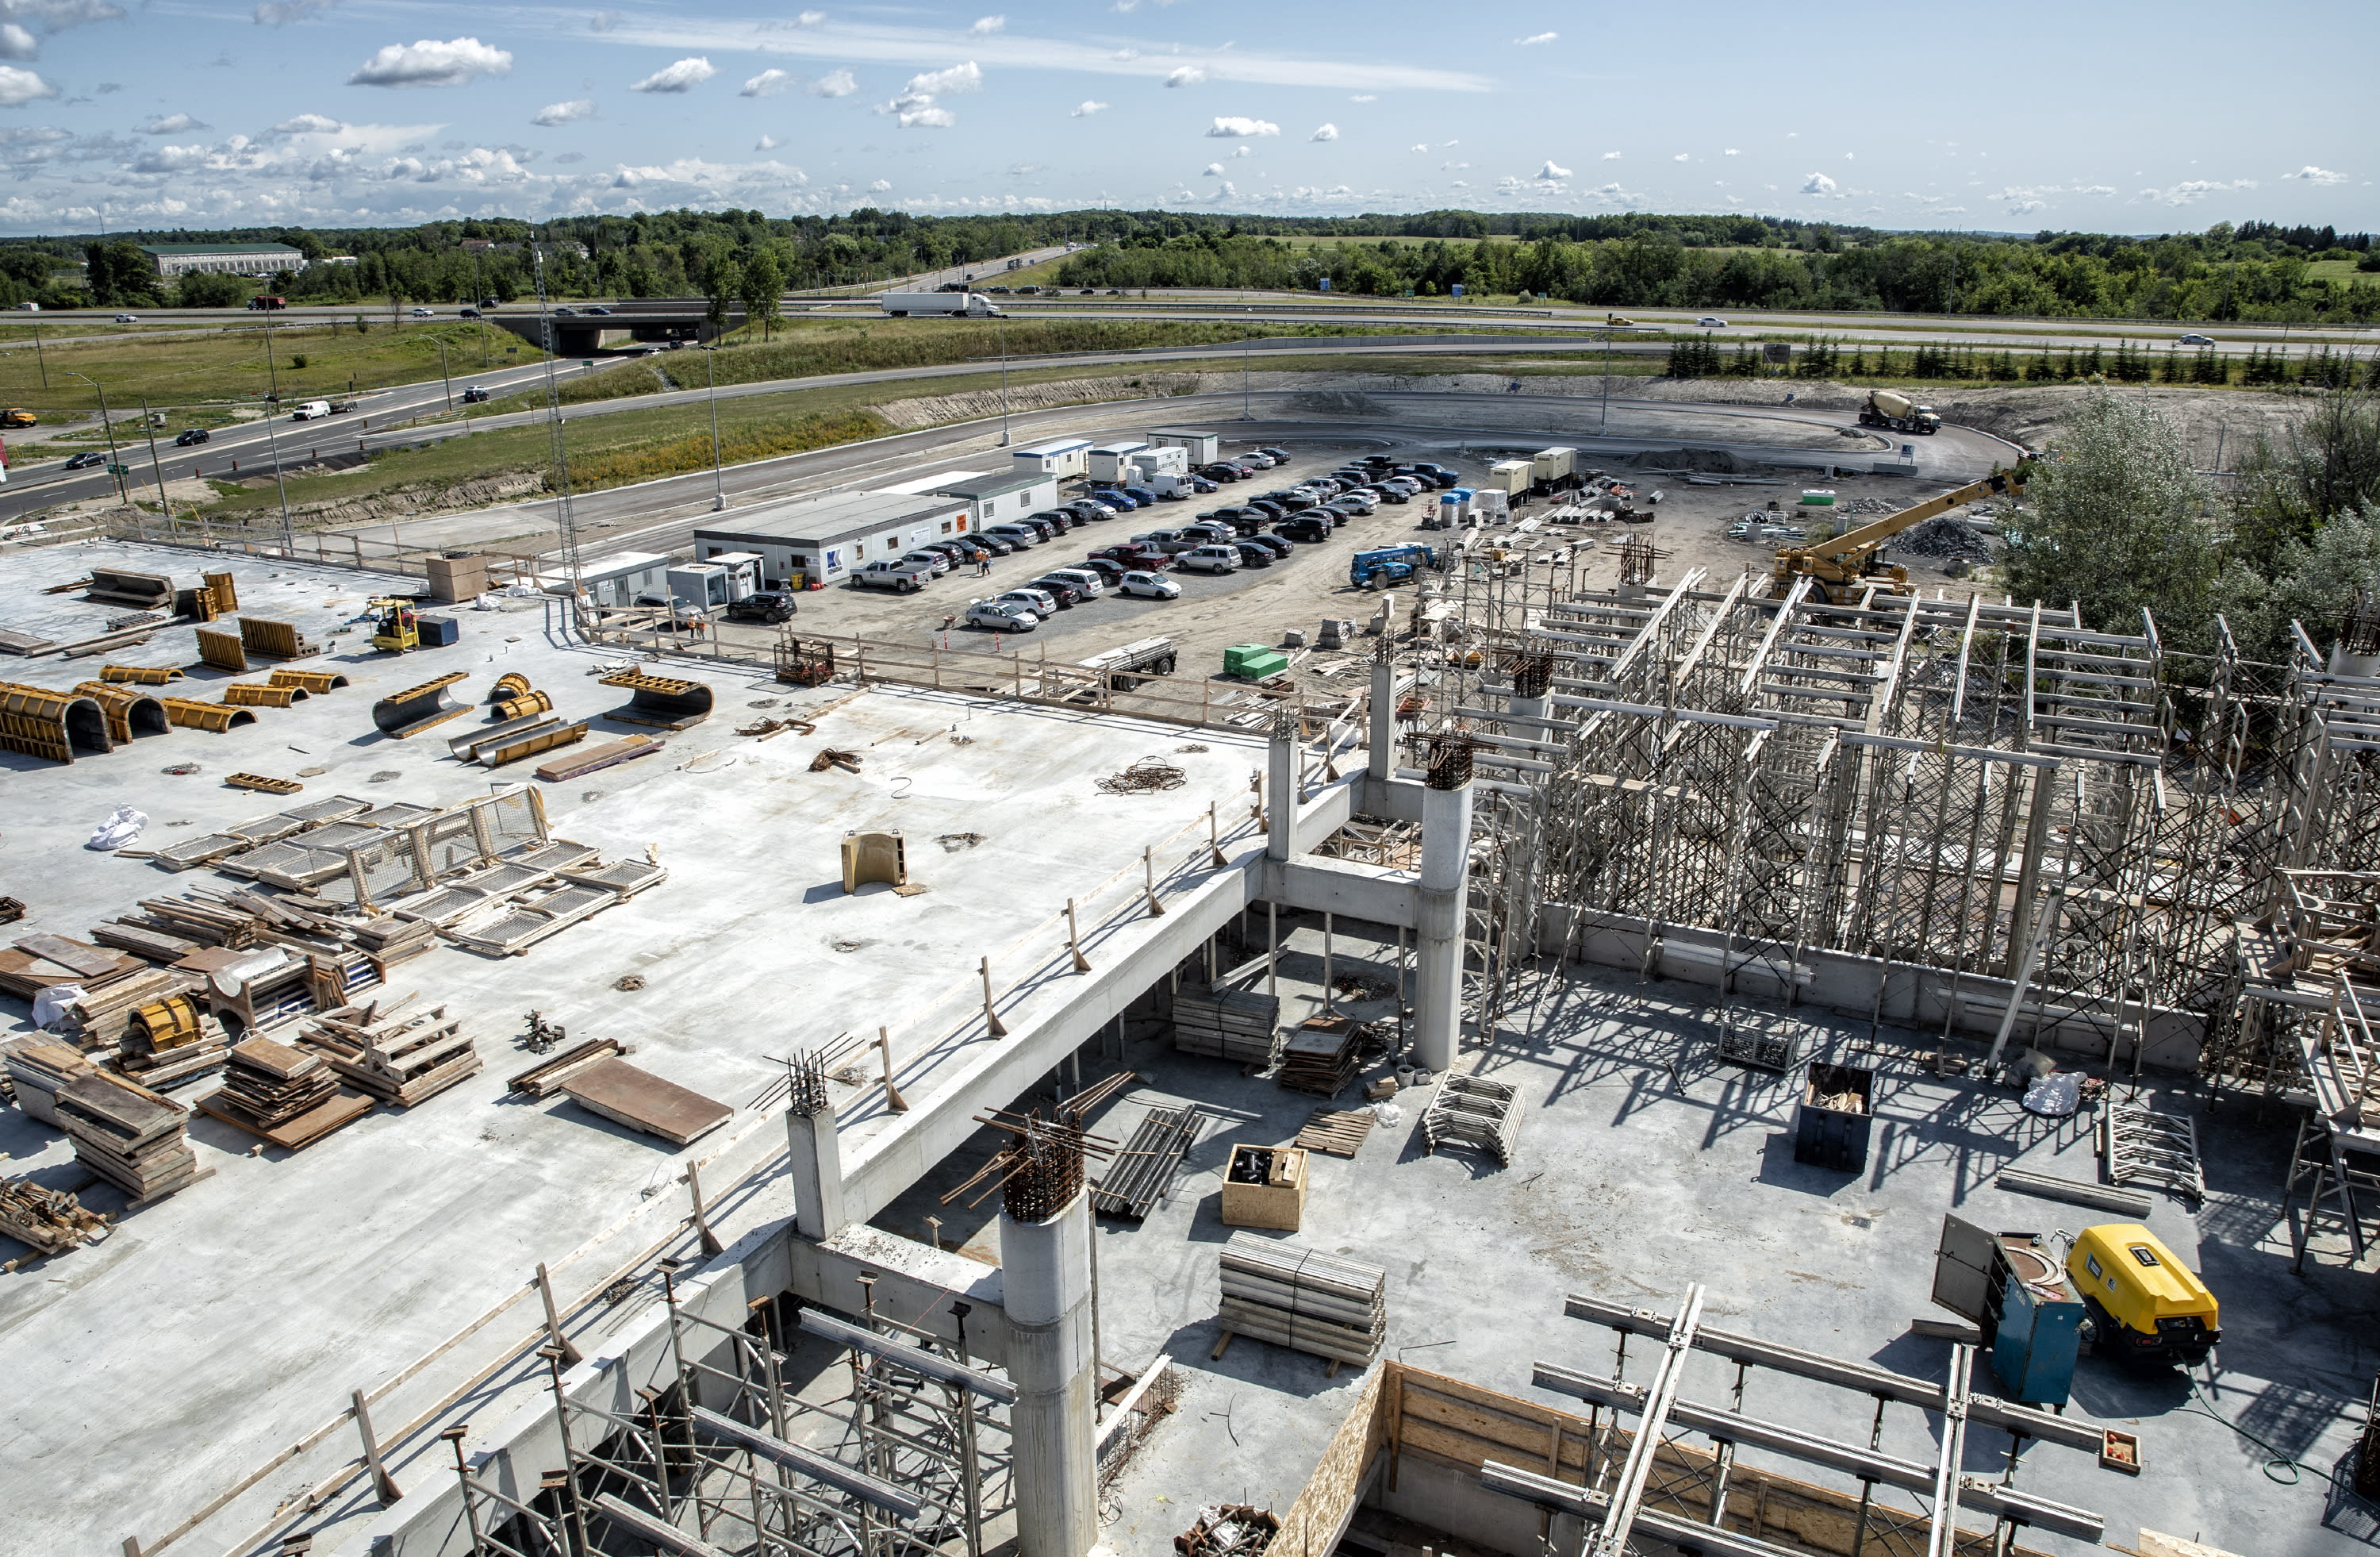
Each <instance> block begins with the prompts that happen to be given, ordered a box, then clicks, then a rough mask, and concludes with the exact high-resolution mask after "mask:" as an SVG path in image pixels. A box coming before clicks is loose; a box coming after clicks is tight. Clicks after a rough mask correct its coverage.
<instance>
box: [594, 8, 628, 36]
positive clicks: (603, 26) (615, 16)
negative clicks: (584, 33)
mask: <svg viewBox="0 0 2380 1557" xmlns="http://www.w3.org/2000/svg"><path fill="white" fill-rule="evenodd" d="M623 20H625V18H623V17H622V16H621V15H620V13H619V12H617V11H598V12H596V13H595V14H594V15H593V16H591V17H589V18H587V30H588V31H589V32H609V31H611V30H613V28H615V27H617V26H619V25H620V23H621V22H622V21H623Z"/></svg>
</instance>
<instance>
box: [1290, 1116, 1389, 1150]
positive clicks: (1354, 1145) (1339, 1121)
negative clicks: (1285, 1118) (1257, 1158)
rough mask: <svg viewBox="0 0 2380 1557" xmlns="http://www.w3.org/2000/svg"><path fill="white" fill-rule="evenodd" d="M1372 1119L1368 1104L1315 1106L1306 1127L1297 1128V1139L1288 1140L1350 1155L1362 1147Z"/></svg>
mask: <svg viewBox="0 0 2380 1557" xmlns="http://www.w3.org/2000/svg"><path fill="white" fill-rule="evenodd" d="M1375 1123H1376V1121H1375V1120H1374V1119H1373V1117H1372V1111H1371V1110H1370V1109H1368V1108H1354V1109H1336V1108H1318V1109H1316V1110H1315V1111H1314V1112H1313V1113H1310V1114H1308V1115H1306V1118H1305V1128H1304V1129H1303V1130H1300V1131H1298V1132H1297V1139H1296V1140H1294V1141H1293V1142H1292V1143H1291V1144H1292V1145H1293V1146H1299V1147H1303V1148H1305V1150H1308V1151H1327V1152H1329V1153H1330V1155H1331V1156H1333V1157H1353V1156H1354V1155H1355V1153H1356V1152H1358V1151H1360V1150H1363V1146H1364V1138H1365V1137H1366V1136H1369V1135H1370V1134H1371V1133H1372V1125H1374V1124H1375Z"/></svg>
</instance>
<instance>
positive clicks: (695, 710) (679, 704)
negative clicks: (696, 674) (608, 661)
mask: <svg viewBox="0 0 2380 1557" xmlns="http://www.w3.org/2000/svg"><path fill="white" fill-rule="evenodd" d="M597 685H598V686H602V687H625V688H626V689H627V692H628V701H627V703H626V704H625V706H623V707H620V708H615V709H613V710H612V712H609V713H607V714H605V715H604V716H603V717H604V718H606V719H616V720H619V721H621V722H622V723H624V724H650V725H652V726H653V727H654V728H656V729H662V730H684V729H687V728H690V727H691V726H693V725H696V724H701V723H702V722H703V721H704V720H706V719H708V718H710V708H711V697H710V687H707V686H705V685H703V684H702V683H701V682H699V681H680V680H678V679H677V678H676V677H675V676H668V675H646V674H645V673H644V672H642V671H635V670H624V671H618V672H615V673H613V675H607V676H604V677H602V678H601V680H600V681H598V683H597Z"/></svg>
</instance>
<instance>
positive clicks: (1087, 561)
mask: <svg viewBox="0 0 2380 1557" xmlns="http://www.w3.org/2000/svg"><path fill="white" fill-rule="evenodd" d="M1083 566H1085V567H1087V568H1088V569H1090V570H1091V571H1092V572H1093V573H1096V574H1098V575H1099V582H1100V583H1101V584H1103V585H1105V586H1106V587H1107V588H1109V589H1111V590H1112V589H1114V588H1115V587H1116V581H1117V580H1118V579H1120V578H1123V576H1124V575H1125V574H1127V573H1130V572H1131V571H1132V569H1130V568H1128V567H1126V566H1124V565H1123V564H1122V563H1120V562H1118V561H1116V560H1115V558H1113V557H1085V558H1084V559H1083Z"/></svg>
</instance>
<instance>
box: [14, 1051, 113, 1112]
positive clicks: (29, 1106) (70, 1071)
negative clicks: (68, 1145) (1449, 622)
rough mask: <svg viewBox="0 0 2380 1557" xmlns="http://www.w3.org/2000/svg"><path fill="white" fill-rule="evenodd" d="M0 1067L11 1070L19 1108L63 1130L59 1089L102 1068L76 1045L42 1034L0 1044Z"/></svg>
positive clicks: (94, 1073) (96, 1072)
mask: <svg viewBox="0 0 2380 1557" xmlns="http://www.w3.org/2000/svg"><path fill="white" fill-rule="evenodd" d="M0 1065H5V1066H6V1070H7V1073H8V1082H9V1085H10V1087H11V1088H12V1089H14V1090H15V1092H16V1094H17V1106H18V1108H20V1109H22V1110H23V1111H24V1112H25V1114H26V1116H27V1117H28V1118H32V1119H38V1120H40V1121H41V1122H42V1124H44V1125H49V1126H51V1127H52V1128H53V1129H56V1128H61V1127H62V1125H61V1124H60V1121H59V1119H58V1115H57V1110H56V1106H55V1104H56V1097H57V1093H58V1091H59V1089H61V1088H63V1087H65V1086H66V1085H67V1083H69V1082H72V1081H78V1080H79V1079H81V1078H82V1077H86V1076H93V1075H96V1074H98V1068H99V1067H98V1066H96V1065H94V1064H91V1061H89V1060H88V1059H85V1058H84V1057H83V1055H82V1053H81V1052H79V1050H77V1049H75V1048H74V1047H73V1046H72V1045H70V1044H66V1043H61V1042H59V1041H58V1040H56V1039H54V1038H50V1037H48V1036H46V1035H44V1034H41V1033H33V1034H30V1035H29V1036H27V1037H23V1038H16V1039H11V1040H8V1041H7V1042H6V1043H0Z"/></svg>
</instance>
